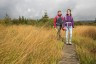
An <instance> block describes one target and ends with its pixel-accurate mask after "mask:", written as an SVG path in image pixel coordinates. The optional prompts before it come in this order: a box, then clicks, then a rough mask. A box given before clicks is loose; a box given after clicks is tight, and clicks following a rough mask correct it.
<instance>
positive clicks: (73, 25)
mask: <svg viewBox="0 0 96 64" xmlns="http://www.w3.org/2000/svg"><path fill="white" fill-rule="evenodd" d="M72 27H73V28H74V20H73V17H72Z"/></svg>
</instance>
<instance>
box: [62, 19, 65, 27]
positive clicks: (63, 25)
mask: <svg viewBox="0 0 96 64" xmlns="http://www.w3.org/2000/svg"><path fill="white" fill-rule="evenodd" d="M62 20H63V24H62V28H64V27H65V17H63V18H62Z"/></svg>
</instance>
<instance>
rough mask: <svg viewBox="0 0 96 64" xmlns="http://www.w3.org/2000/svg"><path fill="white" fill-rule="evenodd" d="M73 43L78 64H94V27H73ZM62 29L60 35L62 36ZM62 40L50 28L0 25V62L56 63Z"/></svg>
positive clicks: (2, 63)
mask: <svg viewBox="0 0 96 64" xmlns="http://www.w3.org/2000/svg"><path fill="white" fill-rule="evenodd" d="M73 30H74V31H73V43H75V44H76V52H77V54H78V57H79V59H80V62H81V64H96V27H95V26H76V27H75V28H74V29H73ZM64 34H65V33H64V32H63V31H62V37H64ZM63 46H64V43H63V42H62V41H59V40H56V31H55V29H53V28H45V27H35V26H31V25H30V26H28V25H18V26H16V25H12V26H4V25H0V64H57V63H58V61H59V60H60V59H61V57H62V48H63Z"/></svg>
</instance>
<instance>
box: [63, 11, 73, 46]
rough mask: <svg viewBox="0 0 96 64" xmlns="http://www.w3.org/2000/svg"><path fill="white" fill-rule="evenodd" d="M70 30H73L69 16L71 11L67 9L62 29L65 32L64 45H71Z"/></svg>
mask: <svg viewBox="0 0 96 64" xmlns="http://www.w3.org/2000/svg"><path fill="white" fill-rule="evenodd" d="M72 28H74V21H73V17H72V14H71V9H67V14H66V16H65V20H64V23H63V29H64V30H66V44H68V45H72Z"/></svg>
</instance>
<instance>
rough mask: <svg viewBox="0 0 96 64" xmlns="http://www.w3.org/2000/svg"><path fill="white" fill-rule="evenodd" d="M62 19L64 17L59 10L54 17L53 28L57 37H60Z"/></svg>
mask: <svg viewBox="0 0 96 64" xmlns="http://www.w3.org/2000/svg"><path fill="white" fill-rule="evenodd" d="M63 21H64V17H63V16H62V12H61V11H60V10H59V11H58V13H57V16H56V17H55V18H54V28H55V29H56V31H57V39H60V38H61V35H60V31H61V28H62V24H63Z"/></svg>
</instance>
